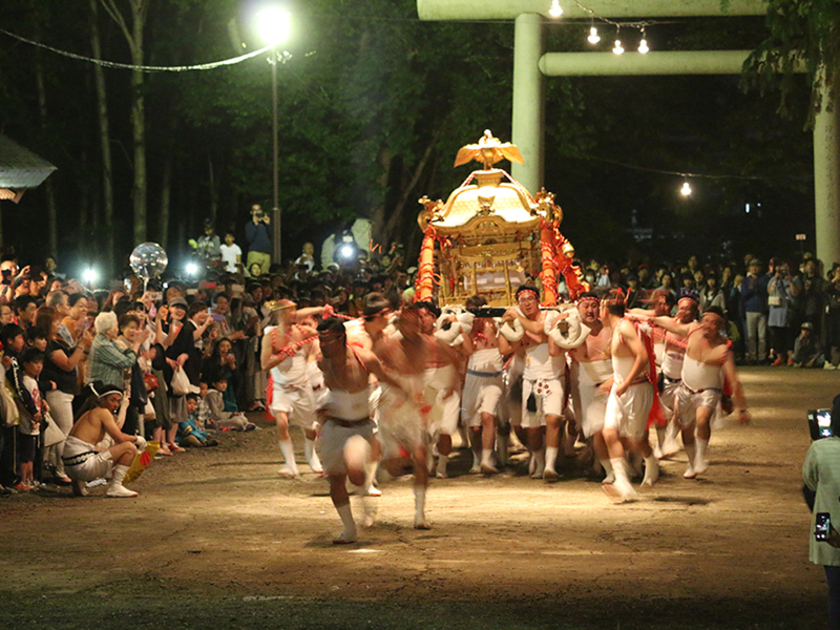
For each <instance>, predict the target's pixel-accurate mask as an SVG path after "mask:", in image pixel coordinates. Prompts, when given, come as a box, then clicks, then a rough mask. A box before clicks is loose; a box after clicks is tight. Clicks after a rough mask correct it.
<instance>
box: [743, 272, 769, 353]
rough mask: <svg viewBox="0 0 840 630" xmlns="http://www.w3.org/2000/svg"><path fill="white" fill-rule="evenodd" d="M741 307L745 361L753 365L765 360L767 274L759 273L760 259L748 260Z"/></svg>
mask: <svg viewBox="0 0 840 630" xmlns="http://www.w3.org/2000/svg"><path fill="white" fill-rule="evenodd" d="M741 307H742V308H743V310H744V322H745V326H744V329H745V330H744V332H745V333H746V338H747V362H748V363H751V364H753V365H756V364H759V363H764V362H765V361H766V360H767V276H764V275H762V273H761V261H760V260H759V259H758V258H753V259H751V260H750V263H749V267H748V271H747V275H746V277H745V278H744V279H743V280H742V281H741Z"/></svg>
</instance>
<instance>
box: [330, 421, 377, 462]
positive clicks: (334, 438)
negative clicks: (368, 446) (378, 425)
mask: <svg viewBox="0 0 840 630" xmlns="http://www.w3.org/2000/svg"><path fill="white" fill-rule="evenodd" d="M373 429H374V424H373V420H359V421H358V422H355V423H353V426H343V425H341V424H338V423H337V422H334V421H332V420H331V419H330V418H327V419H326V420H325V421H324V425H323V427H322V428H321V438H320V440H319V441H318V450H319V451H320V454H321V464H322V465H323V467H324V472H325V473H327V474H328V475H330V474H332V475H340V474H345V473H346V472H347V462H346V461H345V460H344V445H345V444H347V440H349V439H350V438H351V437H353V436H354V435H361V436H362V437H363V438H365V439H366V440H367V441H368V442H370V441H371V439H372V438H373Z"/></svg>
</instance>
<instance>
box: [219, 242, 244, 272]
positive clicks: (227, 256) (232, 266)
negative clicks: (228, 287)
mask: <svg viewBox="0 0 840 630" xmlns="http://www.w3.org/2000/svg"><path fill="white" fill-rule="evenodd" d="M219 249H221V250H222V261H223V262H224V263H225V271H227V272H228V273H236V271H237V269H236V259H237V257H239V259H240V260H241V258H242V250H241V249H240V248H239V245H237V244H236V243H234V244H233V245H231V246H230V247H228V246H227V244H223V245H222V246H221V247H220V248H219Z"/></svg>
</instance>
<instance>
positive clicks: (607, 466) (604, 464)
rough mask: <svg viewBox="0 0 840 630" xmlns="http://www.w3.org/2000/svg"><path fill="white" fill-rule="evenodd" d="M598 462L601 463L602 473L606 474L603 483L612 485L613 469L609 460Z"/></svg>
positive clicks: (613, 478) (613, 479)
mask: <svg viewBox="0 0 840 630" xmlns="http://www.w3.org/2000/svg"><path fill="white" fill-rule="evenodd" d="M598 461H599V462H601V466H602V467H603V468H604V472H605V473H606V474H607V476H606V477H604V481H603V483H612V482H613V481H615V473H614V472H613V467H612V463H611V462H610V460H609V459H606V458H604V459H599V460H598Z"/></svg>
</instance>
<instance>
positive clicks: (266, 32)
mask: <svg viewBox="0 0 840 630" xmlns="http://www.w3.org/2000/svg"><path fill="white" fill-rule="evenodd" d="M291 18H292V16H291V14H290V13H289V12H288V11H285V10H283V9H279V8H271V9H265V10H263V11H260V13H258V14H257V28H258V30H259V33H260V37H261V38H262V39H263V41H264V42H265V43H266V44H268V45H269V46H271V47H272V49H271V57H270V58H269V60H268V63H270V64H271V111H272V123H271V129H272V135H273V141H274V199H273V201H274V203H273V205H272V208H271V220H272V222H273V223H274V227H273V228H272V258H273V259H274V262H276V263H277V264H281V263H282V262H283V259H282V257H281V249H280V248H281V240H282V230H281V225H280V199H279V197H280V193H279V188H280V171H279V168H280V166H279V162H280V156H279V152H280V149H279V142H278V138H277V61H278V59H279V56H278V54H277V46H278V45H279V44H282V43H283V42H285V41H286V40H287V39H288V38H289V32H290V31H291V24H292V23H291Z"/></svg>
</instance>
